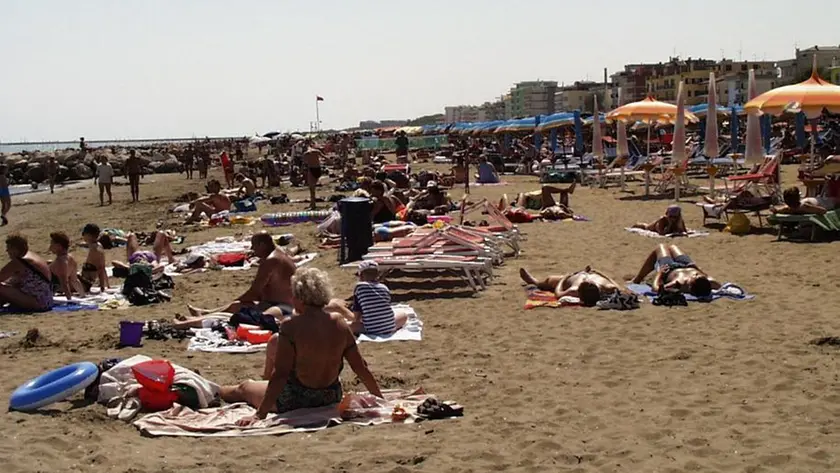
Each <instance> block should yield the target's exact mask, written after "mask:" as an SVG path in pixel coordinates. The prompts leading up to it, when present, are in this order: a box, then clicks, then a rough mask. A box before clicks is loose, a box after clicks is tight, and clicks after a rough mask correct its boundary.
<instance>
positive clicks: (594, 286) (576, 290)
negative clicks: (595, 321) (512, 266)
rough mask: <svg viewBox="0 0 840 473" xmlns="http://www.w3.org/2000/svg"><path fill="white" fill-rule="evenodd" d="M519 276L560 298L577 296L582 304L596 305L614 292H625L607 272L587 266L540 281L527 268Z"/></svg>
mask: <svg viewBox="0 0 840 473" xmlns="http://www.w3.org/2000/svg"><path fill="white" fill-rule="evenodd" d="M519 277H521V278H522V280H523V281H525V283H526V284H533V285H535V286H537V289H539V290H541V291H551V292H554V294H555V295H556V296H557V298H558V299H560V298H561V297H564V296H570V297H577V298H578V299H580V302H581V304H582V305H584V306H586V307H595V305H596V304H597V303H598V301H599V300H601V299H602V298H604V297H605V296H606V295H608V294H611V293H614V292H623V288H622V286H621V285H620V284H619V283H617V282H615V280H614V279H612V278H611V277H609V276H607V275H606V274H604V273H602V272H600V271H598V270H596V269H592V267H591V266H587V267H586V268H584V270H583V271H578V272H575V273H570V274H563V275H561V276H548V277H547V278H545V279H543V280H541V281H538V280H537V279H536V278H534V276H532V275H531V273H529V272H528V270H526V269H525V268H520V269H519Z"/></svg>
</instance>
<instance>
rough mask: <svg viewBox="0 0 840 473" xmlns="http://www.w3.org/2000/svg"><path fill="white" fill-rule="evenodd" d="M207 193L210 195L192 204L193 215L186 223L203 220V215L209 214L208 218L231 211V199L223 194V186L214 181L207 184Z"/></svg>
mask: <svg viewBox="0 0 840 473" xmlns="http://www.w3.org/2000/svg"><path fill="white" fill-rule="evenodd" d="M207 191H208V192H210V194H209V195H206V196H204V197H201V198H200V199H198V200H195V201H193V202H192V204H191V205H192V207H193V213H192V215H190V217H189V218H188V219H187V221H186V223H193V222H198V221H199V220H201V214H207V216H208V217H210V216H212V215H213V214H217V213H219V212H223V211H225V210H228V211H229V210H230V198H228V197H227V196H226V195H224V194H222V193H221V192H222V184H221V183H220V182H219V181H217V180H215V179H213V180H211V181H210V182H208V183H207Z"/></svg>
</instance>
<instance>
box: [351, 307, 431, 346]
mask: <svg viewBox="0 0 840 473" xmlns="http://www.w3.org/2000/svg"><path fill="white" fill-rule="evenodd" d="M392 307H393V308H394V312H396V313H400V312H402V313H405V314H406V315H408V320H407V321H406V322H405V326H403V327H402V328H401V329H399V330H397V331H396V332H394V333H392V334H391V335H387V336H382V335H365V334H362V335H359V338H357V339H356V340H357V341H358V342H374V343H383V342H400V341H402V342H405V341H414V342H419V341H421V340H423V322H422V321H421V320H420V317H418V316H417V312H415V311H414V309H413V308H412V307H411V306H409V305H406V304H396V305H393V306H392Z"/></svg>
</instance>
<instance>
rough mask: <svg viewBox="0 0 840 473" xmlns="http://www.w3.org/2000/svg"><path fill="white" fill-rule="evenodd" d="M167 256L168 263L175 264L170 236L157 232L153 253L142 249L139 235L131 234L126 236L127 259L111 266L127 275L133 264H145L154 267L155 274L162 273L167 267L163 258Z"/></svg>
mask: <svg viewBox="0 0 840 473" xmlns="http://www.w3.org/2000/svg"><path fill="white" fill-rule="evenodd" d="M164 256H166V260H167V262H168V263H170V264H171V263H175V262H176V261H175V254H174V252H173V251H172V242H171V240H170V235H169V234H167V233H166V232H163V231H156V232H155V235H154V243H153V244H152V251H148V250H142V249H140V240H139V239H138V238H137V234H135V233H129V234H128V235H127V236H126V244H125V258H126V262H123V261H112V262H111V264H112V265H113V266H114V269H115V270H116V269H117V268H119V269H121V270H122V271H123V272H125V274H128V270H129V269H130V268H131V265H132V264H138V263H145V264H148V265H150V266H151V267H152V272H153V273H161V272H163V269H164V268H165V267H166V265H164V264H163V257H164Z"/></svg>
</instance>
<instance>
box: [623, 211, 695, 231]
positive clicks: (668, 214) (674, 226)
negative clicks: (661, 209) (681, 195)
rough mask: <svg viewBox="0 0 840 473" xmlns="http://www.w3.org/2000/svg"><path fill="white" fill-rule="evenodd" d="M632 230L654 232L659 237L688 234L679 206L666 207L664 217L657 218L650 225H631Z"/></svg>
mask: <svg viewBox="0 0 840 473" xmlns="http://www.w3.org/2000/svg"><path fill="white" fill-rule="evenodd" d="M633 228H640V229H642V230H648V231H651V232H656V233H658V234H660V235H673V234H680V235H685V234H687V233H688V230H686V228H685V221H684V220H683V218H682V209H681V208H680V206H679V205H671V206H668V208H667V209H665V215H663V216H662V217H659V218H658V219H657V220H655V221H653V222H651V223H643V222H642V223H637V224H635V225H633Z"/></svg>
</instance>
